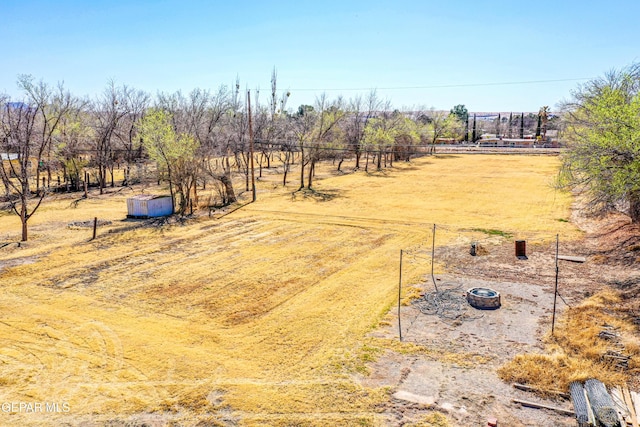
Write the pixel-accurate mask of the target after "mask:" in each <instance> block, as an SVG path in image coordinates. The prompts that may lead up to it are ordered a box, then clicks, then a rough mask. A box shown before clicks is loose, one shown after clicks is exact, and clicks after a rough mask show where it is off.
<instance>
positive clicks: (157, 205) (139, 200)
mask: <svg viewBox="0 0 640 427" xmlns="http://www.w3.org/2000/svg"><path fill="white" fill-rule="evenodd" d="M172 213H173V200H172V199H171V197H170V196H155V195H153V194H138V195H137V196H133V197H130V198H128V199H127V218H153V217H158V216H167V215H171V214H172Z"/></svg>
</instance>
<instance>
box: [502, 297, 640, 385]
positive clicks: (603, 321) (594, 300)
mask: <svg viewBox="0 0 640 427" xmlns="http://www.w3.org/2000/svg"><path fill="white" fill-rule="evenodd" d="M619 302H620V296H619V295H618V293H617V292H615V291H612V290H605V291H602V292H599V293H598V294H596V295H594V296H592V297H591V298H589V299H587V300H585V301H584V302H583V303H581V304H580V305H578V306H575V307H571V308H568V309H567V310H566V312H565V313H564V315H563V316H562V318H561V319H560V321H559V322H558V325H557V326H556V328H555V333H554V336H553V337H547V341H548V343H547V344H548V345H547V347H548V348H547V352H546V353H545V354H523V355H518V356H516V357H515V358H514V359H513V360H512V361H510V362H508V363H507V364H506V365H504V366H503V367H501V368H500V370H499V371H498V373H499V375H500V377H501V378H502V379H504V380H505V381H511V382H519V383H525V384H529V385H532V386H534V387H537V388H539V389H541V390H544V391H567V390H568V389H569V384H570V383H571V382H573V381H585V380H587V379H590V378H596V379H598V380H600V381H602V382H604V383H605V384H608V385H621V384H624V383H626V382H627V381H628V380H629V377H630V375H634V374H637V373H638V372H639V371H640V365H638V362H637V360H638V358H639V357H640V348H639V347H638V345H637V343H636V342H635V338H634V332H635V326H634V325H633V324H631V323H629V322H628V321H626V320H624V316H623V315H622V314H621V313H619V312H618V309H617V306H616V304H617V303H619ZM603 331H605V332H609V333H612V334H616V335H617V336H618V337H617V338H616V339H615V340H610V339H605V338H604V337H601V336H600V333H601V332H603ZM620 344H621V345H620ZM607 351H615V352H618V353H620V354H622V355H624V356H629V357H631V361H630V363H629V369H628V370H622V369H620V368H619V367H616V366H615V363H613V362H614V361H613V360H612V359H607V358H604V357H603V356H604V355H605V354H606V353H607ZM549 372H553V375H549Z"/></svg>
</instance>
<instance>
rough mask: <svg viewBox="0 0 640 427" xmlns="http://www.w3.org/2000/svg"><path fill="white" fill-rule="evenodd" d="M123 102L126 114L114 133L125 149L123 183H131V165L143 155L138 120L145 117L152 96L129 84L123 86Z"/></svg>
mask: <svg viewBox="0 0 640 427" xmlns="http://www.w3.org/2000/svg"><path fill="white" fill-rule="evenodd" d="M122 102H124V104H125V105H124V110H125V111H126V114H125V115H124V116H123V117H122V119H121V120H120V121H119V123H118V126H117V127H116V128H115V130H114V134H115V136H116V138H117V139H118V141H119V142H120V146H121V147H122V150H123V151H124V156H123V157H124V158H123V160H124V162H125V167H124V179H123V181H122V185H130V184H131V183H132V178H131V166H132V165H133V164H134V162H135V160H136V158H139V157H141V155H142V152H141V151H142V144H140V136H139V135H138V132H137V125H138V122H139V121H140V120H141V119H142V118H143V117H144V114H145V112H146V110H147V108H149V104H150V102H151V97H150V96H149V94H148V93H147V92H144V91H142V90H135V89H133V88H129V87H127V86H123V87H122Z"/></svg>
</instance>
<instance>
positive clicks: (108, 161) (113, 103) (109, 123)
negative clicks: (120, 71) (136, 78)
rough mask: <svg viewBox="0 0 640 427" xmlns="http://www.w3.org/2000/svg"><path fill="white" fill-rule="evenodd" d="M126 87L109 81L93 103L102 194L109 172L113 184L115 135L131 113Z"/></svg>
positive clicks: (94, 143)
mask: <svg viewBox="0 0 640 427" xmlns="http://www.w3.org/2000/svg"><path fill="white" fill-rule="evenodd" d="M125 91H126V87H117V86H116V84H115V82H114V81H113V80H111V81H109V82H108V83H107V87H106V88H105V90H104V92H103V93H102V95H101V96H100V97H98V98H96V99H95V101H94V102H93V103H92V106H91V108H92V116H93V117H92V118H93V129H94V141H93V150H94V160H95V166H96V167H97V169H98V172H97V178H98V185H99V187H100V194H103V193H104V189H105V188H106V187H107V172H110V174H111V185H112V186H113V184H114V183H113V168H114V164H115V160H116V157H115V150H114V149H115V147H114V139H115V138H114V136H115V134H116V129H117V128H118V126H119V124H120V121H121V120H122V119H123V118H124V117H126V116H127V115H128V114H129V110H128V107H129V105H127V102H126V98H127V96H126V94H125Z"/></svg>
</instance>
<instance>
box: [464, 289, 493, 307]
mask: <svg viewBox="0 0 640 427" xmlns="http://www.w3.org/2000/svg"><path fill="white" fill-rule="evenodd" d="M467 302H468V303H469V305H471V306H472V307H475V308H479V309H481V310H495V309H497V308H500V292H498V291H494V290H493V289H489V288H471V289H469V290H468V291H467Z"/></svg>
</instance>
